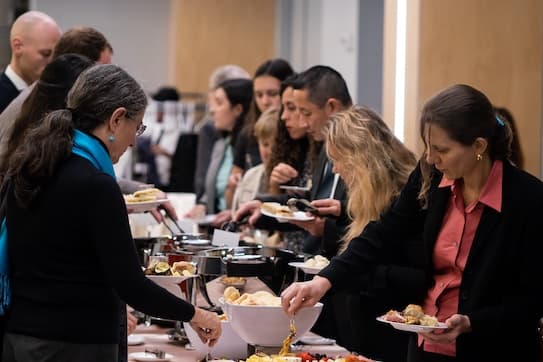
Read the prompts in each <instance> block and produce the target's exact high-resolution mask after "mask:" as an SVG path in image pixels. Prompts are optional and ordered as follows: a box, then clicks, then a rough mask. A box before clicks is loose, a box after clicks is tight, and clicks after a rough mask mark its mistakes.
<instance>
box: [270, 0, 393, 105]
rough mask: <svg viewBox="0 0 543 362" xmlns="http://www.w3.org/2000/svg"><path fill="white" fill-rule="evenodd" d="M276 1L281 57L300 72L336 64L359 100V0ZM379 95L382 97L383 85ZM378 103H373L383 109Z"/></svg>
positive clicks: (352, 92) (335, 66)
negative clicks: (319, 65)
mask: <svg viewBox="0 0 543 362" xmlns="http://www.w3.org/2000/svg"><path fill="white" fill-rule="evenodd" d="M276 1H277V4H278V6H277V19H278V20H277V30H278V31H277V36H276V38H277V39H278V40H279V42H278V44H277V45H276V46H277V54H278V56H282V57H284V58H285V59H288V60H289V61H291V63H292V66H293V67H294V69H296V70H297V71H303V70H305V69H307V68H309V67H310V66H312V65H316V64H323V65H329V66H331V67H333V68H334V69H336V70H337V71H339V72H340V73H341V74H342V75H343V77H344V78H345V80H346V82H347V86H348V87H349V91H350V93H351V96H352V98H353V101H354V102H355V103H359V102H360V100H359V97H358V93H359V90H358V87H359V84H358V83H359V56H358V54H359V46H360V39H359V38H360V37H359V31H360V11H361V7H360V3H359V1H358V0H341V1H338V0H276ZM381 16H382V14H381ZM378 31H379V32H382V29H378ZM370 71H371V70H370ZM377 71H378V72H380V69H379V70H377ZM375 94H376V95H377V97H378V98H379V100H380V97H381V88H380V85H379V87H378V89H376V93H375ZM364 103H365V104H368V102H364ZM377 103H378V104H371V102H370V104H369V105H370V106H373V107H376V108H380V103H379V102H377Z"/></svg>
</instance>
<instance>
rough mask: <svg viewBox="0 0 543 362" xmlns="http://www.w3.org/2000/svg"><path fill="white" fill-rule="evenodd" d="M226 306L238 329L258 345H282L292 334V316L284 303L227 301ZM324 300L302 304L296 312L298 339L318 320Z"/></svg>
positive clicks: (238, 332)
mask: <svg viewBox="0 0 543 362" xmlns="http://www.w3.org/2000/svg"><path fill="white" fill-rule="evenodd" d="M223 309H224V310H225V313H226V315H228V318H229V319H230V323H231V325H232V328H233V329H234V331H236V332H237V334H238V335H239V336H240V337H241V338H242V339H243V340H244V341H245V342H247V343H249V344H252V345H256V346H265V347H278V346H281V345H282V343H283V340H284V339H285V337H287V336H288V334H289V330H290V329H289V325H290V318H289V316H288V315H287V314H286V313H285V311H284V310H283V308H282V307H281V306H277V307H272V306H259V305H238V304H230V303H225V304H224V307H223ZM321 310H322V303H317V304H315V305H314V306H313V307H310V308H302V309H300V310H299V311H298V313H296V315H295V316H294V324H295V326H296V336H295V337H294V338H293V340H292V343H294V342H296V341H297V340H298V339H300V337H301V336H303V335H304V334H305V333H307V332H308V331H309V330H310V329H311V327H313V325H314V324H315V322H316V321H317V318H318V317H319V314H320V313H321Z"/></svg>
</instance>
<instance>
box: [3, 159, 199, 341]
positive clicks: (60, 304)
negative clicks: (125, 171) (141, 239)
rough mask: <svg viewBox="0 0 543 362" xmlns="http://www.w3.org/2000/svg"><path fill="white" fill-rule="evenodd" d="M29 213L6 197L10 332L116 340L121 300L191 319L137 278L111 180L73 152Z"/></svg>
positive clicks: (188, 310)
mask: <svg viewBox="0 0 543 362" xmlns="http://www.w3.org/2000/svg"><path fill="white" fill-rule="evenodd" d="M42 186H43V189H42V191H41V192H40V194H39V197H38V198H37V199H36V200H35V201H34V202H33V203H32V204H31V206H30V207H29V208H27V209H24V208H21V207H19V206H18V205H17V203H16V200H15V198H14V195H13V192H12V190H11V192H10V194H9V197H8V208H7V227H8V252H9V262H10V269H11V280H12V304H11V309H10V312H9V315H8V317H7V326H6V329H7V331H8V332H11V333H18V334H23V335H29V336H34V337H38V338H43V339H48V340H57V341H66V342H75V343H118V340H119V310H120V308H119V305H120V300H121V299H122V300H123V301H124V302H126V303H127V304H129V305H130V306H132V307H134V308H135V309H136V310H139V311H142V312H144V313H146V314H149V315H153V316H157V317H162V318H167V319H173V320H184V321H187V320H190V319H191V318H192V316H193V315H194V307H193V306H192V305H190V304H189V303H187V302H185V301H183V300H181V299H179V298H177V297H175V296H174V295H172V294H170V293H168V292H167V291H166V290H164V289H162V288H160V287H159V286H157V285H156V284H155V283H153V282H152V281H150V280H149V279H148V278H146V277H145V276H144V275H143V272H142V270H141V267H140V264H139V261H138V257H137V253H136V249H135V246H134V243H133V240H132V237H131V234H130V228H129V224H128V217H127V214H126V206H125V203H124V200H123V197H122V194H121V192H120V190H119V186H118V185H117V182H116V181H115V179H114V178H112V177H111V176H109V175H107V174H104V173H102V172H100V171H98V170H97V169H95V168H94V167H93V166H92V165H91V164H90V163H89V161H87V160H86V159H84V158H81V157H79V156H75V155H72V156H70V157H69V159H68V160H67V161H65V162H64V163H63V164H62V165H61V167H60V169H59V170H58V172H56V173H55V175H54V177H53V178H52V179H51V180H50V181H49V183H48V184H47V185H42Z"/></svg>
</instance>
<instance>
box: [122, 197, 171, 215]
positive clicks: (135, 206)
mask: <svg viewBox="0 0 543 362" xmlns="http://www.w3.org/2000/svg"><path fill="white" fill-rule="evenodd" d="M167 201H168V199H160V200H153V201H144V202H130V203H126V209H127V210H129V211H130V212H133V213H138V212H145V211H149V210H152V209H154V208H156V207H157V206H158V205H160V204H163V203H165V202H167Z"/></svg>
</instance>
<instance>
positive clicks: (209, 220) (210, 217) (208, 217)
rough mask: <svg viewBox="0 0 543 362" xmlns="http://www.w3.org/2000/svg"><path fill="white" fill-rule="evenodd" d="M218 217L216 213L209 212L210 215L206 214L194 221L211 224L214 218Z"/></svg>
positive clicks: (200, 223) (199, 223)
mask: <svg viewBox="0 0 543 362" xmlns="http://www.w3.org/2000/svg"><path fill="white" fill-rule="evenodd" d="M216 217H217V215H215V214H209V215H206V216H204V217H203V218H201V219H195V220H194V221H195V222H196V223H197V224H198V225H209V224H211V223H212V222H213V220H215V218H216Z"/></svg>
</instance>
